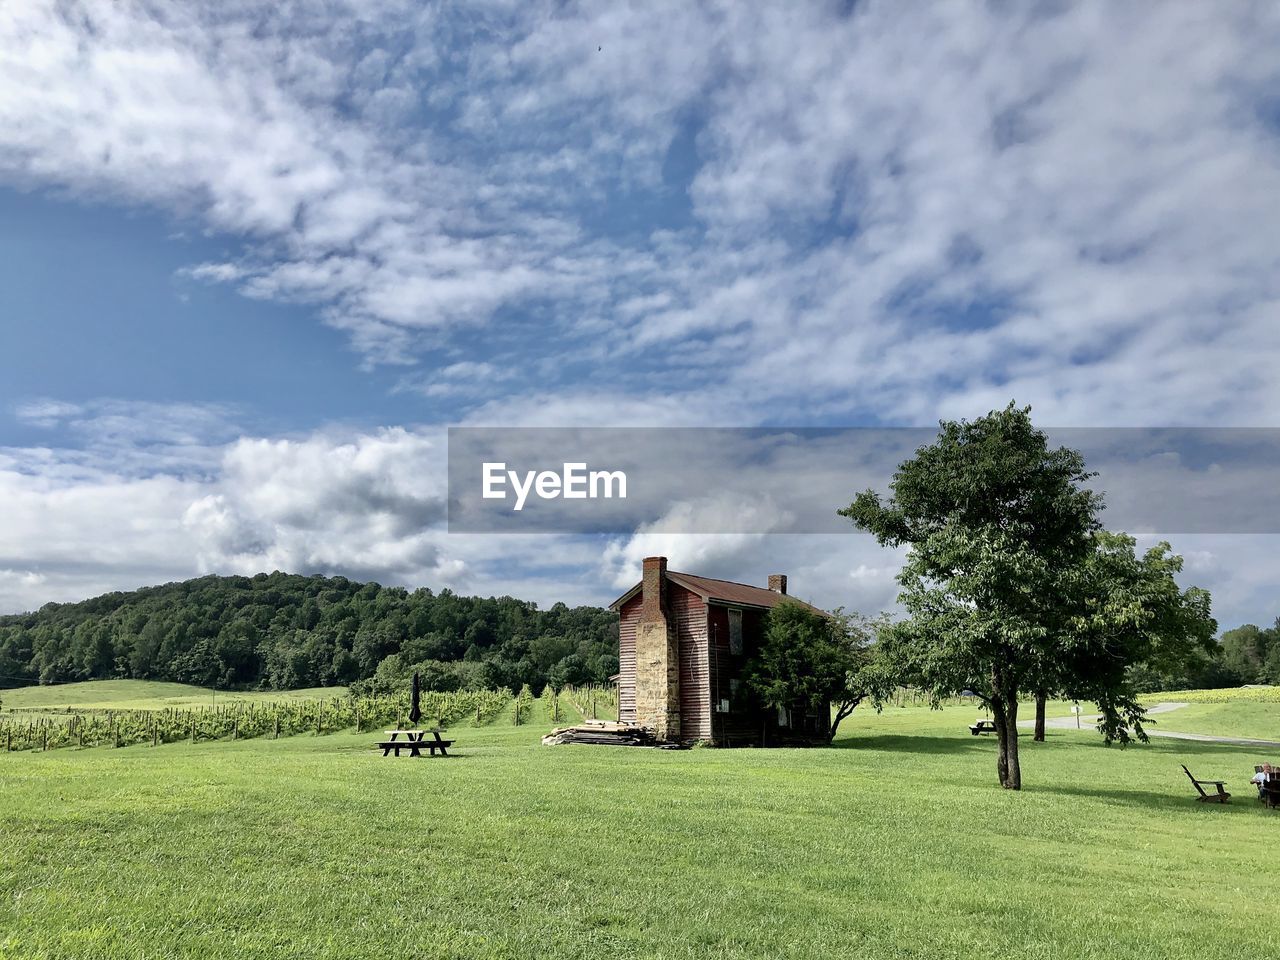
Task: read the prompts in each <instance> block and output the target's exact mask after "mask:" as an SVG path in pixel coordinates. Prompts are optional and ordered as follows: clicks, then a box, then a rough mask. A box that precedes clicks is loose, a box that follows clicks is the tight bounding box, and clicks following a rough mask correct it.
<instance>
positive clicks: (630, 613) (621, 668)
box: [618, 593, 641, 723]
mask: <svg viewBox="0 0 1280 960" xmlns="http://www.w3.org/2000/svg"><path fill="white" fill-rule="evenodd" d="M640 600H641V594H638V593H637V594H636V595H635V596H634V597H632V598H631V599H630V600H628V601H627V602H626V603H624V604H623V605H622V608H621V609H620V610H619V611H618V719H619V720H621V721H622V722H624V723H635V721H636V623H637V622H638V621H639V619H640Z"/></svg>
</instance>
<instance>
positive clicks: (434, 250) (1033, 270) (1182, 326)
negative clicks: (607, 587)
mask: <svg viewBox="0 0 1280 960" xmlns="http://www.w3.org/2000/svg"><path fill="white" fill-rule="evenodd" d="M354 24H358V25H359V29H358V30H357V29H353V25H354ZM1277 40H1280V15H1278V14H1277V13H1276V11H1275V10H1274V9H1272V8H1270V7H1267V6H1265V5H1264V6H1218V7H1214V8H1212V9H1209V8H1204V7H1199V6H1194V5H1180V6H1178V7H1177V8H1175V9H1162V10H1159V11H1157V10H1154V9H1149V8H1139V7H1117V6H1115V5H1110V4H1093V3H1082V4H1078V5H1064V6H1061V7H1058V6H1055V7H1049V8H1046V7H1040V6H1037V7H1025V8H1019V9H1012V10H1011V9H1008V8H989V7H983V6H980V5H958V6H957V5H941V6H939V5H933V6H923V5H922V6H915V7H912V8H910V9H908V10H904V9H903V8H902V7H901V5H898V4H892V3H885V2H872V3H862V4H856V5H853V6H852V7H851V8H849V9H848V10H846V9H844V8H843V7H837V6H836V5H808V6H805V7H804V8H803V9H792V8H790V7H788V8H785V9H784V8H782V7H776V6H769V5H764V6H760V5H742V4H725V5H718V4H652V5H647V6H643V7H632V8H608V7H586V8H573V7H570V8H564V7H562V6H550V5H542V4H537V3H531V4H522V5H519V6H518V7H511V6H510V5H507V4H500V3H495V4H475V5H467V6H465V7H458V6H455V7H447V8H427V9H417V8H416V7H414V6H411V5H400V4H388V5H384V6H383V7H381V8H379V9H378V10H377V11H376V12H371V11H369V10H367V9H361V8H357V7H354V6H353V7H347V6H345V5H343V4H332V3H325V4H320V3H315V4H312V3H305V2H304V3H300V4H296V5H292V6H290V7H289V8H287V9H285V10H282V11H280V12H279V16H278V17H277V18H273V19H272V20H271V21H270V22H262V21H261V19H260V18H259V17H258V16H257V15H256V13H254V12H253V10H252V7H251V6H250V5H242V4H239V3H233V4H218V5H201V4H187V3H176V2H170V3H166V2H160V3H152V4H146V5H141V4H133V3H121V4H112V5H101V4H92V5H76V4H70V5H68V4H56V5H55V4H53V3H51V2H50V3H47V4H46V3H39V2H37V3H29V4H21V5H13V6H11V7H10V8H9V9H7V10H6V11H5V13H4V15H3V17H0V50H7V52H8V55H6V56H3V57H0V173H2V174H3V175H5V176H6V177H7V178H8V179H10V180H12V181H14V182H19V183H23V184H28V185H34V186H54V187H65V188H69V189H71V190H74V191H77V192H80V193H92V194H94V195H97V196H100V195H103V194H104V193H105V194H107V195H115V196H118V197H120V198H123V199H126V200H129V201H134V202H142V203H148V204H152V205H156V206H159V207H162V208H165V209H170V210H173V211H176V212H179V213H182V214H184V215H188V216H193V217H196V218H199V219H200V220H202V221H204V222H205V223H207V224H208V225H209V226H210V227H211V228H212V229H215V230H218V231H221V232H224V233H226V234H229V235H234V236H239V237H241V238H243V240H244V248H243V251H242V254H241V255H240V256H238V257H236V258H234V259H232V260H228V261H227V262H224V263H206V264H198V265H193V267H192V269H191V271H190V273H191V275H192V276H194V277H197V278H200V279H203V280H206V281H209V282H225V283H233V284H236V285H238V286H239V288H240V289H241V290H243V292H244V293H245V294H246V295H249V296H253V297H259V298H268V299H278V300H287V301H302V302H307V303H312V304H315V305H316V307H317V309H318V311H319V313H320V314H321V316H323V317H324V318H326V319H327V321H328V322H329V323H332V324H334V325H336V326H338V327H340V328H341V329H344V330H346V331H348V332H349V333H350V335H351V337H352V339H353V342H354V343H355V345H356V346H357V347H358V349H360V350H361V351H363V352H365V354H366V355H367V357H368V358H369V360H370V361H371V362H386V361H389V362H401V363H407V362H412V361H414V360H415V358H416V357H417V356H418V351H419V348H420V347H421V346H423V345H424V344H425V343H429V344H431V345H432V346H435V345H438V343H439V340H438V338H439V337H440V336H444V337H446V338H447V337H449V336H450V335H451V331H455V330H457V329H458V328H460V327H461V328H469V327H474V326H487V327H493V328H500V329H501V330H502V331H503V332H502V334H501V335H499V336H493V337H489V338H486V342H485V344H484V345H483V346H481V347H479V348H476V347H475V345H474V344H473V345H472V347H471V352H473V353H476V354H480V355H478V356H472V357H467V358H466V359H464V360H463V361H462V362H477V363H484V362H489V360H490V355H491V354H493V355H504V354H505V355H510V353H511V351H513V350H515V351H518V352H519V353H520V354H521V355H523V357H524V362H525V363H526V364H528V365H530V366H533V367H537V366H538V365H539V364H543V365H544V366H543V369H545V370H546V371H547V372H548V374H550V376H551V377H552V378H553V382H554V380H555V379H558V377H557V374H558V373H559V371H561V370H564V369H567V368H570V367H572V368H573V369H574V370H575V377H576V378H577V379H578V380H580V381H585V383H583V382H579V383H577V384H575V386H574V387H573V389H574V390H575V391H577V392H584V391H585V392H590V391H592V390H599V391H605V392H613V393H615V394H622V395H625V396H643V395H645V394H647V393H650V392H653V391H654V390H661V391H662V392H663V393H666V394H668V395H676V396H683V397H685V398H686V402H687V403H690V404H695V405H701V406H702V408H703V409H710V410H711V411H714V412H716V413H719V412H720V411H722V410H724V409H725V408H729V409H730V410H731V411H732V414H733V416H734V418H735V420H737V421H738V422H746V421H759V420H761V419H774V420H776V419H777V418H778V417H790V418H793V419H796V418H813V417H826V418H832V417H844V418H848V417H858V418H866V417H873V418H879V419H891V420H896V421H897V422H912V423H921V422H929V421H930V420H932V419H933V418H934V417H936V416H937V415H939V414H947V415H951V414H956V413H965V414H971V413H973V412H975V411H978V412H980V411H981V410H985V409H987V408H990V407H991V406H997V405H1000V404H1001V403H1002V402H1004V401H1005V400H1007V399H1008V398H1009V397H1010V396H1016V397H1017V398H1018V399H1020V400H1024V401H1032V402H1034V403H1036V404H1037V406H1038V409H1039V410H1040V411H1041V413H1042V414H1043V415H1044V416H1047V417H1048V418H1049V419H1050V420H1052V421H1055V422H1058V423H1071V424H1076V425H1093V424H1106V423H1118V422H1125V423H1135V424H1153V423H1162V422H1164V423H1167V422H1181V423H1215V422H1223V421H1230V422H1235V423H1266V422H1269V421H1270V420H1273V419H1274V417H1275V416H1276V414H1277V412H1278V411H1280V394H1278V393H1277V387H1276V385H1275V378H1273V377H1271V376H1270V375H1269V371H1270V369H1271V367H1272V365H1273V363H1274V360H1275V357H1276V355H1277V352H1278V348H1280V339H1278V338H1280V332H1277V331H1278V330H1280V328H1278V327H1277V325H1276V324H1275V323H1274V317H1275V314H1276V309H1277V297H1278V291H1277V287H1276V283H1277V281H1276V279H1275V278H1276V277H1277V276H1280V271H1277V269H1276V267H1277V262H1276V258H1277V256H1280V255H1278V254H1277V253H1276V251H1277V250H1280V235H1277V231H1280V226H1277V225H1278V224H1280V161H1278V160H1277V158H1278V157H1280V151H1277V149H1276V147H1277V136H1276V134H1277V122H1276V117H1275V110H1274V98H1273V95H1272V93H1271V91H1272V90H1273V89H1274V84H1275V81H1276V79H1277V77H1276V74H1277V68H1276V67H1275V61H1274V58H1273V57H1271V56H1269V52H1270V51H1271V50H1272V49H1274V46H1275V44H1276V42H1277ZM424 338H426V339H424ZM726 357H732V358H734V360H733V362H732V363H731V364H726V363H725V362H724V358H726ZM1225 370H1230V372H1231V375H1230V376H1224V375H1222V371H1225ZM425 382H426V384H427V386H426V387H425V389H426V390H427V391H428V392H429V393H431V394H432V395H434V396H444V395H450V396H457V395H460V394H463V393H464V391H461V390H459V388H458V386H457V384H456V383H454V382H452V381H450V380H449V378H448V377H447V376H444V377H434V378H430V379H429V380H427V381H425ZM557 386H564V384H559V383H558V384H557ZM726 399H727V400H728V402H726ZM485 401H486V398H483V397H479V396H474V395H473V396H471V397H470V398H469V402H471V403H475V404H483V403H484V402H485ZM701 422H704V423H705V422H709V421H708V420H707V419H704V420H702V421H701ZM722 422H723V421H722Z"/></svg>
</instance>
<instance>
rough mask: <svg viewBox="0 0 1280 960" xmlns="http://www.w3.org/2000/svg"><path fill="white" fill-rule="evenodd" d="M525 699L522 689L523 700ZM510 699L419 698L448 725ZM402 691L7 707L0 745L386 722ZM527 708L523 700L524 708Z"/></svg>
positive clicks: (230, 735) (396, 718)
mask: <svg viewBox="0 0 1280 960" xmlns="http://www.w3.org/2000/svg"><path fill="white" fill-rule="evenodd" d="M527 699H531V698H528V697H527V696H526V700H527ZM512 702H513V698H512V695H511V691H510V690H461V691H456V692H453V693H442V692H439V691H428V692H426V693H424V694H423V695H422V697H421V707H422V722H423V723H424V724H428V725H434V724H439V725H441V726H450V725H452V724H455V723H460V722H463V721H468V720H469V721H472V722H474V723H475V724H477V725H480V724H485V723H489V722H492V721H493V720H494V719H495V718H496V717H497V716H498V715H499V714H500V713H501V712H502V711H503V710H504V709H505V708H506V707H508V706H509V705H511V703H512ZM408 709H409V700H408V695H407V694H406V693H404V692H401V693H400V694H399V695H395V696H381V697H377V696H375V697H368V696H347V697H338V698H334V699H287V700H253V701H249V702H247V703H233V704H231V705H228V706H223V707H197V708H194V709H180V708H171V707H166V708H161V709H145V708H139V709H98V708H78V707H68V708H64V709H63V710H62V711H61V712H59V713H53V712H51V711H49V710H43V711H40V712H32V713H29V714H28V713H21V712H19V713H9V714H7V715H6V716H5V717H3V718H0V751H20V750H52V749H56V748H58V747H68V746H77V747H101V746H112V747H127V746H131V745H133V744H150V745H152V746H156V745H159V744H162V743H173V742H175V741H180V740H186V741H189V742H191V743H196V742H201V741H208V740H225V739H233V740H244V739H253V738H258V737H272V738H275V737H287V736H293V735H295V734H301V733H311V734H317V735H318V734H321V733H333V732H335V731H339V730H347V729H354V728H359V729H361V730H370V729H374V728H377V727H381V726H384V725H388V724H394V725H396V726H400V725H402V724H403V723H404V719H405V714H406V713H407V711H408ZM527 713H528V708H527V704H526V706H525V715H526V716H527Z"/></svg>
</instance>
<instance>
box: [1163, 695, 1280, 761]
mask: <svg viewBox="0 0 1280 960" xmlns="http://www.w3.org/2000/svg"><path fill="white" fill-rule="evenodd" d="M1152 719H1153V720H1155V721H1156V723H1155V726H1154V727H1152V729H1154V730H1171V731H1177V732H1178V733H1205V734H1209V735H1210V736H1214V737H1251V738H1253V739H1255V740H1277V741H1280V703H1251V702H1249V701H1245V700H1241V701H1235V702H1231V703H1189V704H1187V705H1186V706H1185V707H1181V708H1179V709H1177V710H1172V711H1170V712H1169V713H1162V714H1157V715H1156V716H1154V717H1153V718H1152ZM1277 753H1278V755H1277V756H1276V757H1275V758H1274V759H1275V760H1276V761H1277V762H1280V751H1278V752H1277Z"/></svg>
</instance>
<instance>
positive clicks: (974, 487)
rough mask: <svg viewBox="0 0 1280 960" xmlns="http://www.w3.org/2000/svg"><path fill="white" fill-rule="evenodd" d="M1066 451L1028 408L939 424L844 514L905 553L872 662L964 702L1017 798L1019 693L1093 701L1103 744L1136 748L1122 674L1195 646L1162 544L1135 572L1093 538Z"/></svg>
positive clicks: (1078, 459) (1185, 603) (1197, 636)
mask: <svg viewBox="0 0 1280 960" xmlns="http://www.w3.org/2000/svg"><path fill="white" fill-rule="evenodd" d="M1091 476H1092V475H1091V474H1090V473H1089V472H1087V471H1086V469H1085V463H1084V458H1083V457H1082V456H1081V455H1080V454H1079V453H1078V452H1077V451H1074V450H1069V449H1066V448H1058V449H1051V448H1050V447H1049V444H1048V439H1047V438H1046V437H1045V435H1044V433H1042V432H1041V431H1039V430H1037V429H1035V427H1034V426H1033V425H1032V423H1031V416H1030V408H1023V409H1019V408H1016V407H1015V406H1014V405H1013V404H1010V405H1009V406H1008V407H1006V408H1005V409H1004V410H1000V411H994V412H992V413H990V414H988V415H987V416H985V417H982V418H979V419H978V420H975V421H973V422H972V423H970V422H966V421H959V422H943V423H942V424H941V429H940V432H939V437H938V440H937V441H936V442H934V443H933V444H932V445H930V446H927V447H923V448H921V449H920V450H918V451H917V452H916V454H915V456H914V457H913V458H912V459H910V460H907V461H906V462H904V463H903V464H901V465H900V466H899V468H898V471H897V473H895V475H894V478H893V482H892V497H891V498H890V500H889V501H888V502H887V503H882V502H881V499H880V497H879V495H877V494H876V493H875V492H873V491H870V490H868V491H866V492H864V493H861V494H859V495H858V496H857V498H856V499H855V500H854V502H853V503H852V504H851V505H850V506H849V507H848V508H847V509H845V510H842V511H840V512H841V513H842V514H843V515H844V516H847V517H848V518H849V519H850V520H852V521H853V523H854V524H856V525H857V526H859V527H860V528H862V529H864V530H867V531H869V532H871V533H873V534H875V535H876V538H877V539H878V540H879V541H880V543H881V544H884V545H886V546H893V547H898V546H903V545H906V546H908V547H909V548H910V549H909V551H908V554H907V560H906V563H905V565H904V566H903V569H902V572H901V573H900V574H899V577H898V581H899V583H900V584H901V585H902V592H901V594H900V595H899V599H900V601H901V602H902V604H903V606H904V607H905V608H906V610H907V613H908V617H907V619H906V620H904V621H903V622H901V623H898V624H895V625H894V626H893V627H892V628H890V629H886V630H885V631H883V634H882V637H881V643H880V645H879V648H880V650H881V651H882V652H883V655H884V662H885V663H887V664H889V665H890V672H891V674H893V675H896V677H897V679H898V680H899V681H900V682H903V683H908V684H912V685H916V686H920V687H922V688H923V689H925V690H927V691H928V692H929V693H930V695H931V696H932V697H933V698H934V699H935V700H939V699H942V698H945V697H950V696H955V695H957V694H959V693H961V692H962V691H964V690H972V691H974V692H975V693H976V694H977V695H978V696H979V697H980V698H981V699H982V701H983V702H984V703H985V704H986V705H987V706H988V707H989V709H990V710H991V713H992V719H993V720H994V722H995V724H996V728H997V734H998V739H999V744H1000V746H999V753H998V756H997V771H998V774H999V777H1000V781H1001V783H1003V784H1004V785H1005V786H1006V787H1010V788H1012V789H1018V788H1020V787H1021V783H1022V775H1021V766H1020V759H1019V752H1018V731H1017V716H1018V704H1019V700H1020V698H1021V696H1022V694H1023V693H1024V692H1037V691H1038V692H1041V693H1046V694H1047V693H1054V692H1057V693H1059V694H1061V695H1063V696H1066V697H1068V698H1070V699H1080V700H1083V699H1089V700H1092V701H1094V702H1095V703H1097V704H1098V707H1099V709H1100V711H1101V712H1102V714H1103V720H1102V722H1101V724H1100V728H1101V729H1102V730H1103V732H1104V734H1105V735H1106V736H1107V738H1108V741H1110V740H1111V739H1119V740H1121V741H1122V742H1124V741H1127V740H1128V739H1129V737H1130V732H1131V731H1132V733H1133V735H1135V736H1137V737H1138V738H1140V739H1141V738H1143V737H1144V734H1143V731H1142V727H1141V718H1142V713H1143V711H1142V707H1141V705H1140V704H1139V703H1138V702H1137V700H1136V698H1135V696H1134V689H1133V687H1132V684H1131V680H1130V674H1129V671H1130V668H1132V667H1133V666H1134V665H1136V664H1143V663H1152V664H1168V663H1172V662H1175V661H1177V660H1179V659H1185V658H1186V657H1187V656H1188V655H1189V654H1190V652H1191V651H1193V650H1196V649H1199V650H1203V649H1205V647H1206V646H1207V645H1208V644H1209V643H1210V637H1211V636H1212V633H1213V631H1214V630H1215V629H1216V624H1214V622H1213V620H1212V618H1210V617H1209V597H1208V594H1207V593H1205V592H1204V591H1201V590H1196V589H1194V588H1193V589H1191V590H1188V591H1186V592H1182V591H1181V590H1180V589H1179V588H1178V586H1177V583H1176V582H1175V580H1174V579H1173V575H1174V574H1175V573H1177V572H1178V571H1179V570H1180V569H1181V562H1182V561H1181V558H1179V557H1175V556H1172V555H1170V554H1169V553H1168V545H1167V544H1161V545H1160V546H1159V547H1156V548H1153V549H1152V550H1151V551H1149V552H1148V553H1147V554H1146V555H1145V556H1144V557H1143V558H1142V559H1141V560H1139V559H1138V558H1136V557H1135V556H1134V553H1133V540H1132V539H1131V538H1128V537H1124V536H1121V535H1115V534H1109V533H1106V532H1104V531H1102V530H1101V527H1100V524H1099V522H1098V519H1097V513H1098V511H1099V510H1100V509H1101V506H1102V500H1101V497H1100V496H1099V495H1098V494H1096V493H1094V492H1093V491H1090V490H1089V489H1088V488H1087V487H1086V486H1085V485H1084V484H1085V481H1087V480H1088V479H1089V478H1090V477H1091Z"/></svg>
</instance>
